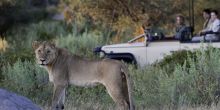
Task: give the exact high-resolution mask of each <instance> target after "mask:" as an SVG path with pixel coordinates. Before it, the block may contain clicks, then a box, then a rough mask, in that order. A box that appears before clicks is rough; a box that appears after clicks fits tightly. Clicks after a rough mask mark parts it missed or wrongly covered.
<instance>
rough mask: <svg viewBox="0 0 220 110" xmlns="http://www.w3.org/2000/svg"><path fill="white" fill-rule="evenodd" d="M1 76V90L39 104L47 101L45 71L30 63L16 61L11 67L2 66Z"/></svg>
mask: <svg viewBox="0 0 220 110" xmlns="http://www.w3.org/2000/svg"><path fill="white" fill-rule="evenodd" d="M2 76H3V80H2V81H1V83H0V85H1V87H3V88H6V89H9V90H11V91H14V92H16V93H20V94H22V95H24V96H27V97H29V98H31V99H33V100H35V101H39V102H40V101H42V100H44V101H47V100H48V97H49V96H50V93H51V92H49V89H48V87H49V85H48V84H47V82H48V76H47V74H46V71H45V70H44V69H41V68H40V67H39V66H38V65H36V64H33V63H32V62H30V61H24V62H22V61H21V60H18V61H17V62H15V63H14V64H13V65H10V64H8V65H4V66H3V69H2Z"/></svg>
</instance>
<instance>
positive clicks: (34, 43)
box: [32, 41, 40, 50]
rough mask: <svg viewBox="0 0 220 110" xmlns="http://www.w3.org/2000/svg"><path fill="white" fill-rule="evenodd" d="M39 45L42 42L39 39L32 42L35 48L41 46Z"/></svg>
mask: <svg viewBox="0 0 220 110" xmlns="http://www.w3.org/2000/svg"><path fill="white" fill-rule="evenodd" d="M39 45H40V42H39V41H34V42H32V48H33V49H34V50H35V49H37V48H38V47H39Z"/></svg>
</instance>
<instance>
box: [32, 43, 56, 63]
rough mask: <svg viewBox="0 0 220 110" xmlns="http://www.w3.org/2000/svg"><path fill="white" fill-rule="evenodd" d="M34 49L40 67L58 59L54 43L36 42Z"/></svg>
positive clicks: (33, 44)
mask: <svg viewBox="0 0 220 110" xmlns="http://www.w3.org/2000/svg"><path fill="white" fill-rule="evenodd" d="M32 47H33V49H34V50H35V55H36V60H37V63H38V64H40V65H43V66H45V65H49V64H51V63H52V62H53V61H54V60H55V59H56V57H57V48H56V47H55V44H54V43H50V42H46V41H44V42H38V41H34V42H33V43H32Z"/></svg>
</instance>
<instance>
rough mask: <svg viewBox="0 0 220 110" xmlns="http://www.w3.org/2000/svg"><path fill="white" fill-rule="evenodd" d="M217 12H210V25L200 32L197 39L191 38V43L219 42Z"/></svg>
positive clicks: (219, 25)
mask: <svg viewBox="0 0 220 110" xmlns="http://www.w3.org/2000/svg"><path fill="white" fill-rule="evenodd" d="M217 16H218V12H217V11H216V10H213V11H211V18H210V22H211V23H210V25H208V26H207V28H205V29H203V30H202V31H201V32H200V36H199V37H193V39H192V41H201V40H205V41H217V40H219V34H218V32H219V30H220V20H219V19H218V17H217Z"/></svg>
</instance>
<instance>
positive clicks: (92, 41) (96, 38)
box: [56, 32, 104, 58]
mask: <svg viewBox="0 0 220 110" xmlns="http://www.w3.org/2000/svg"><path fill="white" fill-rule="evenodd" d="M56 41H57V44H58V46H60V47H63V48H67V49H68V50H70V51H71V52H72V53H74V54H77V55H80V56H86V57H90V58H91V57H94V53H93V49H94V48H95V47H96V46H97V45H101V44H103V42H104V40H103V39H102V34H101V33H87V32H84V33H83V34H82V35H78V36H77V35H75V34H74V33H72V34H69V35H67V36H61V37H59V38H58V39H57V40H56Z"/></svg>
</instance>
